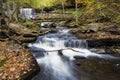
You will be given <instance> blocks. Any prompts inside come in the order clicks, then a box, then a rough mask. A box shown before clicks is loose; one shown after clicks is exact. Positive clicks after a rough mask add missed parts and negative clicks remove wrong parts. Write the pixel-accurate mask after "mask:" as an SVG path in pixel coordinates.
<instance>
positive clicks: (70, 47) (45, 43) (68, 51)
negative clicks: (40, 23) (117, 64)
mask: <svg viewBox="0 0 120 80" xmlns="http://www.w3.org/2000/svg"><path fill="white" fill-rule="evenodd" d="M28 47H29V49H30V50H31V51H30V52H31V54H32V55H33V56H34V57H35V58H36V60H37V62H38V64H39V65H40V68H41V70H42V71H40V73H39V74H38V75H36V76H35V77H34V78H33V80H79V79H77V78H76V77H75V76H74V75H75V74H74V72H73V67H74V65H73V63H72V61H73V60H74V56H83V57H89V56H96V57H100V58H105V57H109V58H114V57H113V56H110V55H109V56H108V55H101V54H96V53H93V52H91V51H90V50H88V49H87V48H88V45H87V42H86V40H78V39H77V38H75V37H74V36H72V35H71V34H70V33H69V30H68V29H61V30H60V31H59V32H58V33H54V34H46V35H43V36H39V37H38V38H37V40H36V42H35V43H30V44H28ZM59 50H61V53H62V55H60V54H59ZM81 80H82V79H81ZM83 80H84V79H83ZM86 80H87V79H86Z"/></svg>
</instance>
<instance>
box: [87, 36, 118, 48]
mask: <svg viewBox="0 0 120 80" xmlns="http://www.w3.org/2000/svg"><path fill="white" fill-rule="evenodd" d="M87 41H88V46H89V47H100V46H120V39H111V38H107V39H94V40H87Z"/></svg>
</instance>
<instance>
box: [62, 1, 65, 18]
mask: <svg viewBox="0 0 120 80" xmlns="http://www.w3.org/2000/svg"><path fill="white" fill-rule="evenodd" d="M61 3H62V14H63V17H65V6H64V0H62V2H61Z"/></svg>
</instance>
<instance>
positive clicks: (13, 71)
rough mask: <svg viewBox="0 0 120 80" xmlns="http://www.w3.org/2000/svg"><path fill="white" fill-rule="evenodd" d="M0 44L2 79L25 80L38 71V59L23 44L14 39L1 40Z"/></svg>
mask: <svg viewBox="0 0 120 80" xmlns="http://www.w3.org/2000/svg"><path fill="white" fill-rule="evenodd" d="M0 45H1V46H0V64H1V66H0V78H1V79H12V80H13V79H17V80H25V79H27V77H30V76H31V77H32V73H33V72H34V73H35V72H38V70H39V67H38V65H37V62H36V60H35V59H34V58H33V56H32V55H30V54H29V53H28V51H26V50H25V49H24V48H23V47H22V46H20V45H19V44H16V43H14V42H13V41H6V42H0ZM3 61H4V62H3ZM18 68H19V69H18Z"/></svg>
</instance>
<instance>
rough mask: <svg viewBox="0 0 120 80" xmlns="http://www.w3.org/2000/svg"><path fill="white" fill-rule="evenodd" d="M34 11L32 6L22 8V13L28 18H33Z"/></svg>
mask: <svg viewBox="0 0 120 80" xmlns="http://www.w3.org/2000/svg"><path fill="white" fill-rule="evenodd" d="M32 13H33V9H32V8H23V9H20V14H21V15H22V16H24V17H25V18H27V19H31V18H32V17H33V15H32Z"/></svg>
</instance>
